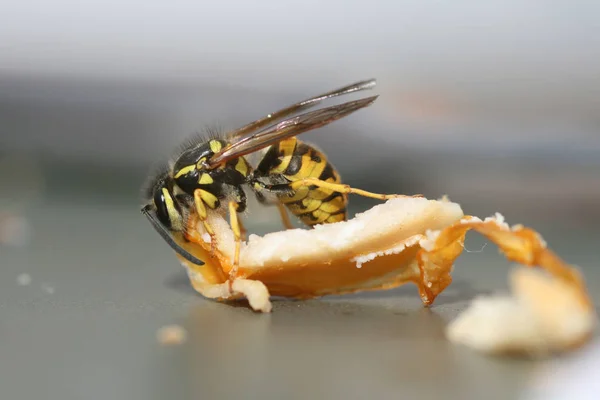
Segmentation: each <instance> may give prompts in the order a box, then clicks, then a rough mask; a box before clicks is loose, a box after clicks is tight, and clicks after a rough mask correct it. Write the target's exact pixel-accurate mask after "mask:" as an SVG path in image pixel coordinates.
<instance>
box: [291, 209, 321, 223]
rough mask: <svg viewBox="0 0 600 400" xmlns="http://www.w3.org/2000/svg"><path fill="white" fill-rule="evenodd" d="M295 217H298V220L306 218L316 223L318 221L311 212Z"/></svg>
mask: <svg viewBox="0 0 600 400" xmlns="http://www.w3.org/2000/svg"><path fill="white" fill-rule="evenodd" d="M296 216H297V217H299V218H302V219H305V218H307V217H308V218H309V219H310V220H312V221H317V220H318V218H317V217H315V216H314V215H313V213H312V211H311V212H307V213H303V214H296Z"/></svg>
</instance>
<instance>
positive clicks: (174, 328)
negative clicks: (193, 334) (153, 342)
mask: <svg viewBox="0 0 600 400" xmlns="http://www.w3.org/2000/svg"><path fill="white" fill-rule="evenodd" d="M156 339H157V340H158V343H160V344H161V345H163V346H172V345H179V344H183V343H184V342H185V341H186V339H187V332H186V330H185V329H183V327H181V326H179V325H165V326H163V327H161V328H160V329H159V330H158V331H157V332H156Z"/></svg>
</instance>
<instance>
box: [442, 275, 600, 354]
mask: <svg viewBox="0 0 600 400" xmlns="http://www.w3.org/2000/svg"><path fill="white" fill-rule="evenodd" d="M511 289H512V295H511V296H510V295H504V296H490V297H478V298H476V299H475V300H473V302H472V303H471V305H470V306H469V308H468V309H467V310H466V311H464V312H463V313H462V314H461V315H459V316H458V318H457V319H455V320H454V321H452V322H451V323H450V325H449V326H448V328H447V332H446V333H447V336H448V338H449V339H450V341H452V342H455V343H461V344H464V345H466V346H469V347H472V348H474V349H477V350H480V351H483V352H486V353H492V354H499V353H513V354H514V353H519V354H524V355H529V356H547V355H549V354H552V353H557V352H561V351H566V350H569V349H571V348H574V347H576V346H577V344H578V343H581V342H582V341H584V339H585V338H586V337H588V336H589V335H590V333H591V332H592V331H593V329H594V326H595V323H596V317H595V315H594V312H593V310H590V309H588V308H587V307H586V306H585V305H584V304H582V303H581V301H580V296H579V293H578V292H577V291H576V290H575V289H574V288H573V287H571V286H569V285H567V284H565V283H564V282H563V281H561V280H559V279H556V278H554V277H552V276H549V275H547V274H546V273H545V272H542V271H539V270H532V269H527V268H524V267H519V268H517V269H515V270H513V271H512V273H511Z"/></svg>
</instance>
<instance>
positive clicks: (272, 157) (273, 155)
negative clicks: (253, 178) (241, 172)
mask: <svg viewBox="0 0 600 400" xmlns="http://www.w3.org/2000/svg"><path fill="white" fill-rule="evenodd" d="M282 155H283V153H282V151H281V150H280V148H279V144H274V145H273V146H271V148H269V150H268V151H267V153H266V154H265V155H264V157H263V158H262V160H261V161H260V163H259V164H258V167H257V168H256V171H257V172H258V174H257V175H262V176H264V175H267V174H268V173H269V171H271V170H272V169H273V168H275V167H277V166H278V165H279V164H281V158H280V157H281V156H282Z"/></svg>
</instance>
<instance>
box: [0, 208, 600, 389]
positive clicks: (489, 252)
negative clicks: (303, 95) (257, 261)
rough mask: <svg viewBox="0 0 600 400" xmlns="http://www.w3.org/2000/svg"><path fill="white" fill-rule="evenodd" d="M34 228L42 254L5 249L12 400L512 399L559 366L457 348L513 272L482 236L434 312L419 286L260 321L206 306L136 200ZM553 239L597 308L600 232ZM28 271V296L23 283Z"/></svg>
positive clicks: (471, 240) (278, 309) (2, 364)
mask: <svg viewBox="0 0 600 400" xmlns="http://www.w3.org/2000/svg"><path fill="white" fill-rule="evenodd" d="M362 206H363V205H361V204H360V202H359V203H358V204H357V203H356V202H355V208H360V207H362ZM28 217H29V221H30V223H31V234H32V235H31V238H30V241H29V242H28V245H27V246H25V247H9V246H4V247H1V248H0V249H1V250H0V252H1V262H2V269H0V276H1V278H0V305H1V306H0V332H1V337H2V339H1V340H0V387H1V388H2V391H3V397H4V398H10V399H32V398H46V399H63V400H64V399H80V398H85V399H107V398H110V399H129V400H134V399H157V400H158V399H165V398H169V397H172V398H179V399H192V398H194V399H198V398H207V399H216V398H219V399H221V398H231V399H233V398H265V399H279V398H283V397H285V398H291V399H304V398H331V399H338V398H339V399H347V398H357V399H358V398H367V397H375V398H384V397H388V396H389V397H391V396H394V397H396V398H413V397H415V396H419V398H433V397H438V396H444V398H456V399H459V398H460V399H462V398H482V396H483V395H486V396H490V397H491V398H497V399H509V398H516V396H517V395H518V394H519V393H520V392H521V391H522V390H524V388H526V387H527V385H528V383H529V382H530V379H532V378H533V377H534V376H535V373H536V372H537V371H539V370H540V368H541V367H543V366H544V365H546V363H545V362H534V361H523V360H510V359H491V358H487V357H484V356H481V355H479V354H476V353H473V352H471V351H469V350H467V349H464V348H462V347H456V346H453V345H451V344H449V343H448V342H447V341H446V340H445V338H444V335H443V330H444V326H445V325H446V323H447V322H448V321H449V320H450V319H452V318H454V317H455V316H456V315H457V313H458V312H459V311H460V310H462V309H464V307H465V306H466V304H467V302H468V301H469V299H472V298H473V297H474V296H476V295H479V294H485V293H490V292H492V291H496V290H504V289H505V288H506V279H507V272H508V265H507V263H506V262H505V261H504V259H502V257H501V256H499V255H498V254H497V251H496V248H495V247H494V246H493V245H487V246H485V247H484V245H485V241H484V240H482V239H481V238H479V237H477V236H474V235H471V234H469V236H468V241H467V250H468V251H470V252H465V253H464V254H463V255H462V256H461V258H460V259H459V262H458V264H457V269H456V272H455V282H454V283H453V284H452V285H451V286H450V288H448V290H447V291H446V292H444V293H443V294H442V295H441V296H440V297H439V298H438V300H437V301H436V303H435V305H434V307H432V308H431V309H425V308H423V306H422V304H421V302H420V300H419V298H418V295H417V291H416V289H415V288H414V287H412V286H406V287H401V288H398V289H396V290H392V291H388V292H377V293H369V294H358V295H352V296H342V297H332V298H325V299H321V300H312V301H306V302H293V301H277V302H275V307H274V311H273V313H272V314H271V315H261V314H256V313H253V312H252V311H250V310H249V309H248V308H246V307H245V305H244V304H243V303H240V304H233V305H226V304H219V303H215V302H211V301H207V300H204V299H202V298H201V297H200V296H199V295H197V294H196V293H195V292H194V291H193V290H192V289H191V288H190V286H189V284H188V282H187V278H186V276H185V274H184V273H183V271H182V270H181V268H180V267H179V266H178V265H177V264H176V263H175V259H174V257H173V256H172V254H171V253H170V251H169V250H168V248H167V247H166V245H165V244H163V243H161V242H160V239H159V238H158V236H157V235H156V234H155V233H154V231H153V230H152V229H151V228H150V227H149V226H147V221H145V220H144V218H143V217H142V216H141V215H140V214H139V213H138V212H137V204H135V202H133V201H131V202H130V201H123V199H122V200H121V201H117V200H116V199H114V200H113V201H106V202H104V204H103V203H100V202H90V203H87V204H82V203H75V202H71V203H69V202H65V201H60V202H59V201H56V200H47V201H46V203H45V204H44V205H43V207H35V208H33V207H32V208H31V209H30V211H29V215H28ZM509 222H510V221H509ZM515 222H516V221H515ZM255 227H256V229H257V230H259V231H260V230H268V229H270V227H269V226H266V225H257V226H255ZM539 229H540V231H541V232H542V233H543V234H544V236H545V237H546V239H547V240H548V242H549V243H550V245H551V246H552V247H553V248H554V249H555V250H556V251H557V252H558V253H559V254H560V255H561V256H563V257H565V258H566V259H567V260H569V261H570V262H573V263H576V264H579V265H582V266H583V268H584V271H585V273H586V276H587V278H588V282H589V285H590V292H591V293H592V296H593V297H594V300H595V301H596V303H598V302H599V301H600V297H598V293H600V286H599V284H600V271H599V270H598V269H597V268H596V267H597V258H596V256H595V254H596V244H597V242H598V239H600V236H599V235H598V233H597V231H596V232H591V231H586V230H585V229H583V228H581V229H579V230H577V229H572V230H569V231H561V230H560V229H557V227H554V228H551V227H546V228H544V227H540V228H539ZM23 273H26V274H29V276H30V277H31V283H30V284H29V285H28V286H21V285H19V284H18V282H17V279H18V276H19V275H20V274H23ZM48 287H51V288H52V289H53V291H49V290H48ZM173 323H175V324H180V325H181V326H183V327H184V328H185V329H186V330H187V332H188V338H187V341H186V342H185V343H184V344H182V345H180V346H173V347H164V346H161V345H160V344H159V343H158V342H157V340H156V332H157V330H158V329H159V328H160V327H162V326H163V325H167V324H173Z"/></svg>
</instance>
